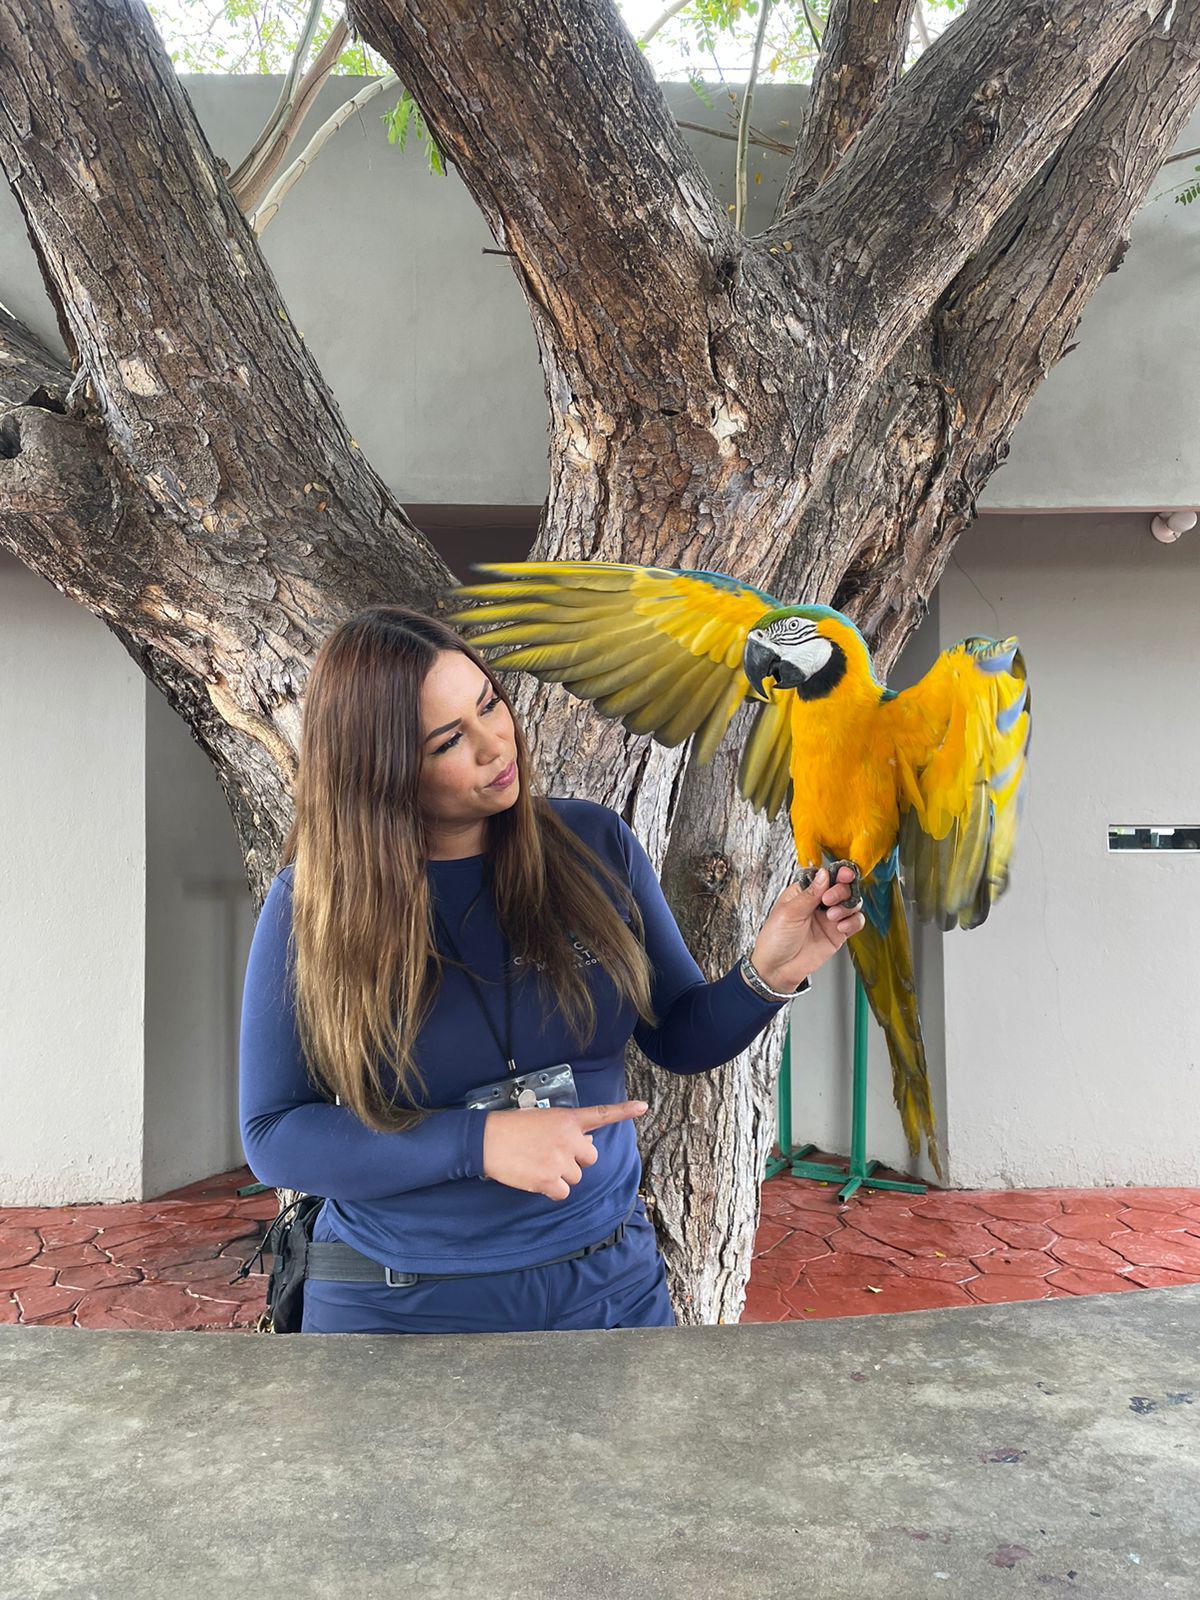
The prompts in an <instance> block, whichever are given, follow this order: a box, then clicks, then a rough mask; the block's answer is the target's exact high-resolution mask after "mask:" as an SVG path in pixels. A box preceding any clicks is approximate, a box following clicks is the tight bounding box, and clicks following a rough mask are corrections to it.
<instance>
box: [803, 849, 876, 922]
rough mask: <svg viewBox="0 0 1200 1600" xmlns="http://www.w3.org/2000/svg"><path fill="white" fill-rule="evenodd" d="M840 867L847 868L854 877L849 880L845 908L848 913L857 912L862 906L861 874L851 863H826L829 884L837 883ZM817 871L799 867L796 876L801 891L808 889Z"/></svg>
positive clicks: (813, 868) (815, 868)
mask: <svg viewBox="0 0 1200 1600" xmlns="http://www.w3.org/2000/svg"><path fill="white" fill-rule="evenodd" d="M842 867H849V868H850V871H851V872H852V873H853V874H854V877H853V878H852V879H851V880H850V898H849V900H847V901H846V908H847V910H849V911H858V910H859V909H860V907H861V906H862V873H861V872H860V871H859V870H858V868H857V867H856V866H855V865H854V862H853V861H827V862H826V863H825V868H826V871H827V872H828V873H829V881H830V883H836V882H837V881H838V871H839V869H840V868H842ZM819 871H820V868H819V867H801V868H800V871H799V874H798V881H799V884H800V887H801V888H802V889H808V888H810V887H811V886H812V881H813V879H814V878H815V877H816V875H817V873H818V872H819Z"/></svg>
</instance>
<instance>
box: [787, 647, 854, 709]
mask: <svg viewBox="0 0 1200 1600" xmlns="http://www.w3.org/2000/svg"><path fill="white" fill-rule="evenodd" d="M829 644H830V648H831V650H832V652H833V653H832V655H831V656H830V657H829V660H828V661H827V662H826V663H825V665H824V666H823V667H822V668H821V670H820V672H814V673H813V675H812V677H811V678H802V679H801V681H800V682H799V683H798V684H797V685H796V693H797V694H798V695H799V696H800V698H801V700H824V698H825V696H826V695H827V694H832V693H833V691H834V690H835V689H836V688H837V686H838V684H839V683H841V681H842V679H843V678H844V677H845V676H846V652H845V651H844V650H843V649H842V647H841V645H840V644H838V643H837V642H836V640H833V639H831V640H830V641H829Z"/></svg>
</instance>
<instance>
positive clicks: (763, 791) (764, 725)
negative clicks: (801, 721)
mask: <svg viewBox="0 0 1200 1600" xmlns="http://www.w3.org/2000/svg"><path fill="white" fill-rule="evenodd" d="M791 750H792V737H791V716H790V713H789V710H788V705H787V700H786V699H785V698H783V697H781V696H776V697H775V698H773V699H772V700H771V702H770V704H769V705H763V706H760V707H759V709H758V713H757V715H756V716H755V718H754V725H753V727H752V728H751V729H750V734H749V737H748V738H747V740H746V743H745V745H744V746H743V748H742V759H741V763H740V765H739V768H738V788H739V789H740V790H741V792H742V794H743V795H745V797H746V799H747V800H749V802H750V804H751V805H752V806H754V807H755V808H756V809H758V810H760V811H765V812H766V814H767V820H768V821H769V822H774V820H775V818H776V816H777V814H778V812H779V808H780V806H782V805H783V804H784V803H785V801H786V800H787V798H788V791H789V789H790V788H791V783H792V776H791V773H790V771H789V770H788V766H789V761H790V758H791Z"/></svg>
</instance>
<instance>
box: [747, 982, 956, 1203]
mask: <svg viewBox="0 0 1200 1600" xmlns="http://www.w3.org/2000/svg"><path fill="white" fill-rule="evenodd" d="M867 1015H868V1013H867V996H866V991H865V990H864V989H863V986H862V980H861V978H859V977H858V975H857V973H856V974H855V978H854V1102H853V1111H852V1115H851V1124H850V1164H849V1167H848V1168H846V1167H835V1166H831V1165H829V1164H827V1163H826V1162H824V1161H806V1160H805V1159H804V1157H805V1156H807V1155H808V1153H809V1151H810V1150H815V1149H816V1148H817V1147H816V1145H815V1144H805V1145H798V1146H796V1147H795V1148H793V1147H792V1146H791V1137H792V1050H791V1029H790V1028H789V1029H788V1031H787V1034H786V1035H785V1036H784V1041H783V1065H782V1066H781V1068H780V1071H779V1149H780V1151H781V1154H780V1155H778V1156H775V1157H772V1159H771V1160H769V1161H768V1162H767V1170H766V1176H767V1177H768V1178H773V1177H774V1176H775V1174H776V1173H777V1172H782V1171H783V1170H784V1168H785V1167H788V1168H790V1169H791V1173H792V1176H793V1177H794V1178H820V1179H821V1181H822V1182H824V1183H836V1182H838V1181H839V1180H843V1179H844V1180H845V1181H844V1182H843V1183H842V1187H841V1188H840V1189H839V1190H838V1198H839V1199H841V1200H849V1198H850V1196H851V1195H852V1194H853V1193H854V1192H855V1190H856V1189H899V1190H901V1191H902V1192H903V1193H905V1194H924V1193H925V1192H926V1191H925V1185H924V1184H923V1183H902V1182H900V1181H899V1180H898V1179H894V1178H874V1177H872V1176H871V1174H872V1173H873V1172H874V1171H875V1169H876V1168H877V1167H878V1165H879V1162H878V1161H868V1160H867V1158H866V1154H867Z"/></svg>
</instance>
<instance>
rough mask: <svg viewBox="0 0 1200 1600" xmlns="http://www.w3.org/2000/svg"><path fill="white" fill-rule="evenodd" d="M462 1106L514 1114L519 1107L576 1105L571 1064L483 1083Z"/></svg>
mask: <svg viewBox="0 0 1200 1600" xmlns="http://www.w3.org/2000/svg"><path fill="white" fill-rule="evenodd" d="M463 1104H464V1105H465V1106H467V1107H468V1108H469V1109H470V1110H474V1111H512V1110H515V1109H517V1108H518V1107H522V1106H528V1107H530V1108H533V1107H541V1108H542V1109H543V1110H544V1109H546V1108H547V1107H549V1106H577V1105H578V1104H579V1095H578V1094H577V1093H576V1090H575V1074H574V1072H573V1071H572V1070H571V1066H570V1063H569V1062H566V1061H563V1062H560V1063H559V1064H558V1066H555V1067H539V1068H538V1070H537V1071H536V1072H523V1073H521V1074H520V1075H515V1074H512V1073H510V1074H509V1076H508V1077H507V1078H497V1079H496V1081H495V1082H494V1083H483V1084H480V1086H479V1088H478V1089H472V1090H471V1092H470V1093H469V1094H467V1095H464V1097H463Z"/></svg>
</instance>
